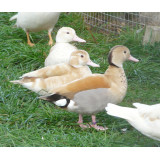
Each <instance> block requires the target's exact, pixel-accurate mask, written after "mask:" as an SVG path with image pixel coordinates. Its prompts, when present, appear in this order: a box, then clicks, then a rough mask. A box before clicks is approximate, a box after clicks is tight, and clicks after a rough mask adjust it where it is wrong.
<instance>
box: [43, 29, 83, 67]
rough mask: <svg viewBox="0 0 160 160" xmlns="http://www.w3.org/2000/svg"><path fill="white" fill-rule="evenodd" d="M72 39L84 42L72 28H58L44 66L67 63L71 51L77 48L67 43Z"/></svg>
mask: <svg viewBox="0 0 160 160" xmlns="http://www.w3.org/2000/svg"><path fill="white" fill-rule="evenodd" d="M72 41H77V42H86V41H85V40H83V39H81V38H79V37H78V36H77V35H76V32H75V30H74V29H72V28H70V27H62V28H60V29H59V30H58V33H57V35H56V44H55V45H54V46H53V47H52V48H51V50H50V53H49V55H48V57H47V58H46V60H45V66H50V65H55V64H59V63H68V62H69V59H70V55H71V53H72V52H73V51H75V50H77V47H75V46H74V45H72V44H70V43H69V42H72Z"/></svg>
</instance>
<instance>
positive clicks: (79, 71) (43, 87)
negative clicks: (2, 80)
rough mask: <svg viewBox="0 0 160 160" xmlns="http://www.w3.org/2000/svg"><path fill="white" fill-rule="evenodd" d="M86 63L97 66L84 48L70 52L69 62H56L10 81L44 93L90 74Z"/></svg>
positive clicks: (41, 93)
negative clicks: (56, 63)
mask: <svg viewBox="0 0 160 160" xmlns="http://www.w3.org/2000/svg"><path fill="white" fill-rule="evenodd" d="M87 65H90V66H93V67H99V65H97V64H95V63H94V62H92V61H91V60H90V57H89V54H88V53H87V52H86V51H84V50H77V51H74V52H72V54H71V57H70V60H69V64H65V63H62V64H58V65H52V66H48V67H44V68H42V69H38V70H36V71H33V72H29V73H26V74H24V75H22V76H21V77H20V78H22V79H20V80H15V81H11V82H12V83H14V84H21V85H22V86H24V87H25V88H28V89H29V90H32V91H34V92H36V93H38V94H40V95H46V94H48V93H49V92H50V91H51V90H53V89H54V88H57V87H60V86H61V85H63V84H66V83H69V82H71V81H73V80H75V79H80V78H82V77H85V76H87V75H91V74H92V73H91V71H90V69H89V68H88V66H87Z"/></svg>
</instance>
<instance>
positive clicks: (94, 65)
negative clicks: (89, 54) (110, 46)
mask: <svg viewBox="0 0 160 160" xmlns="http://www.w3.org/2000/svg"><path fill="white" fill-rule="evenodd" d="M87 65H89V66H92V67H100V66H99V64H96V63H94V62H92V61H91V60H90V61H89V62H88V63H87Z"/></svg>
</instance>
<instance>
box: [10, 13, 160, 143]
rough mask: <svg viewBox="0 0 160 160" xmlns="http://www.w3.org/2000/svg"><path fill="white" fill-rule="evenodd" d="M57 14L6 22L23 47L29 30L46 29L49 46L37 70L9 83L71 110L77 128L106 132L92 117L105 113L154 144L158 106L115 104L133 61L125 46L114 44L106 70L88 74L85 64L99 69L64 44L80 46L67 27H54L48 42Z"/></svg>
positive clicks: (159, 131)
mask: <svg viewBox="0 0 160 160" xmlns="http://www.w3.org/2000/svg"><path fill="white" fill-rule="evenodd" d="M59 15H60V13H58V12H19V13H17V14H16V15H14V16H13V17H11V18H10V20H16V24H15V25H16V26H17V27H18V28H22V29H23V30H24V31H25V32H26V36H27V43H28V45H30V46H31V47H32V46H34V44H33V43H32V42H31V41H30V38H29V33H30V32H37V31H41V30H48V36H49V43H48V44H49V45H51V46H52V47H51V49H50V52H49V54H48V57H47V58H46V59H45V62H44V67H43V68H41V69H38V70H35V71H31V72H29V73H24V74H23V75H22V76H21V77H19V80H13V81H11V82H12V83H14V84H20V85H22V86H23V87H25V88H27V89H29V90H31V91H33V92H35V93H37V94H38V95H40V97H39V98H40V99H42V100H45V101H49V102H51V103H53V104H55V105H56V106H59V108H61V109H65V110H68V111H70V112H76V113H77V114H78V115H79V120H78V124H79V126H80V127H81V128H84V129H85V128H91V127H93V128H95V129H96V130H107V129H108V128H107V127H103V126H98V125H97V123H96V114H97V113H99V112H100V111H103V110H106V111H107V114H109V115H112V116H116V117H120V118H123V119H125V120H127V121H128V122H129V123H130V124H131V125H132V126H133V127H135V128H136V129H137V130H138V131H140V132H141V133H142V134H144V135H146V136H148V137H150V138H153V139H155V140H159V141H160V104H155V105H150V106H149V105H145V104H141V103H133V105H134V106H135V107H136V108H130V107H121V106H118V105H117V104H119V103H120V102H122V101H123V99H124V97H125V95H126V93H127V87H128V85H127V78H126V75H125V71H124V69H123V63H124V62H125V61H127V60H129V61H133V62H138V61H139V60H138V59H136V58H134V57H133V56H132V55H131V54H130V50H129V49H128V48H127V47H126V46H123V45H116V46H114V47H113V48H112V49H111V50H110V52H109V54H108V63H109V66H108V68H107V70H106V71H105V73H104V74H97V73H92V72H91V70H90V68H89V66H92V67H100V66H99V65H98V64H96V63H94V62H93V61H92V60H91V59H90V56H89V53H88V52H87V51H85V50H81V49H78V48H76V47H75V46H74V45H72V44H70V42H72V41H76V42H81V43H85V42H86V41H85V40H84V39H82V38H80V37H78V36H77V35H76V32H75V30H74V29H73V28H70V27H62V28H60V29H59V30H58V32H57V35H56V42H55V43H54V42H53V40H52V36H51V32H52V30H53V29H54V26H55V25H56V23H57V21H58V19H59ZM53 44H54V45H53ZM85 114H86V115H91V118H92V122H91V123H88V124H84V123H83V115H85Z"/></svg>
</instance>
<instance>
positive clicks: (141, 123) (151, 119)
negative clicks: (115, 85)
mask: <svg viewBox="0 0 160 160" xmlns="http://www.w3.org/2000/svg"><path fill="white" fill-rule="evenodd" d="M133 105H134V106H135V107H136V108H128V107H120V106H117V105H115V104H111V103H110V104H108V105H107V107H106V111H107V113H108V114H109V115H112V116H116V117H120V118H123V119H125V120H127V121H128V122H129V123H130V124H131V125H132V126H133V127H135V128H136V129H137V130H138V131H140V132H141V133H142V134H144V135H146V136H148V137H150V138H152V139H155V140H158V141H160V104H155V105H146V104H141V103H133Z"/></svg>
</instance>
